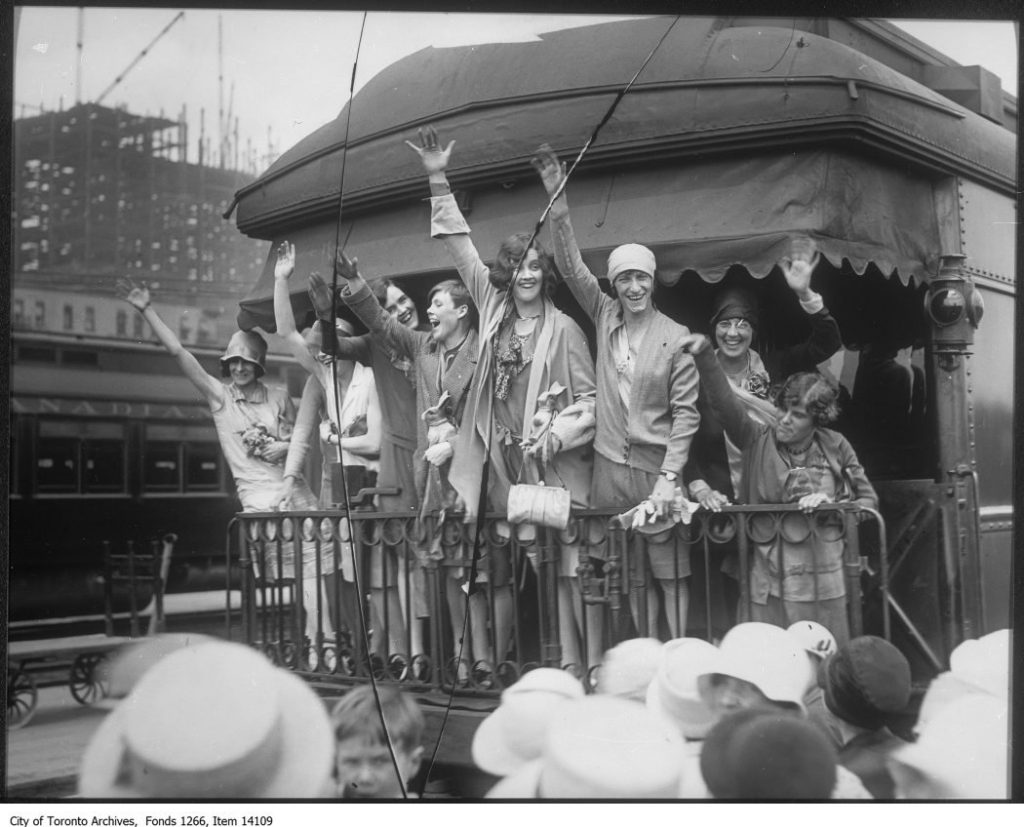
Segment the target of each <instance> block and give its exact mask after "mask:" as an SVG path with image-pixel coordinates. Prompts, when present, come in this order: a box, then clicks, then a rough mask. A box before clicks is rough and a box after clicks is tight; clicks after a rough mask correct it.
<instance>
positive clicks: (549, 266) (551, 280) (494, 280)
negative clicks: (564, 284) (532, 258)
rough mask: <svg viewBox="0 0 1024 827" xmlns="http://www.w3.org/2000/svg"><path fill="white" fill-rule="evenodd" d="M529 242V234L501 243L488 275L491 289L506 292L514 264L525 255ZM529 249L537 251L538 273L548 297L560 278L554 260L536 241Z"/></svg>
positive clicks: (510, 281) (513, 270) (520, 234)
mask: <svg viewBox="0 0 1024 827" xmlns="http://www.w3.org/2000/svg"><path fill="white" fill-rule="evenodd" d="M529 240H530V234H529V233H516V234H515V235H510V236H509V237H508V238H506V239H505V240H504V241H503V242H501V246H500V247H499V248H498V255H496V256H495V257H494V266H493V267H492V268H491V271H490V274H489V279H490V282H491V286H492V287H494V288H495V289H497V290H502V291H504V290H508V287H509V285H510V284H511V283H512V274H513V273H514V272H515V269H516V264H518V263H519V260H520V259H522V258H523V257H524V256H525V255H526V245H527V243H528V242H529ZM531 247H532V249H534V250H536V251H537V258H538V259H539V260H540V271H541V273H542V274H543V277H544V295H545V296H550V295H551V294H552V293H553V292H554V291H555V287H556V286H557V285H558V281H559V278H560V277H559V274H558V269H557V268H556V267H555V259H554V257H553V256H552V255H551V253H549V252H548V251H547V250H545V249H544V248H543V247H542V246H541V244H540V242H539V241H537V240H536V239H534V242H533V244H532V245H531Z"/></svg>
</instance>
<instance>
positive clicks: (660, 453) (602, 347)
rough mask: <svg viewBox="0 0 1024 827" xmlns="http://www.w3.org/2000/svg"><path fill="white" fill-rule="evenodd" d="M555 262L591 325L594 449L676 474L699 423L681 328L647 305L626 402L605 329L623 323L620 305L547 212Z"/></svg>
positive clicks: (565, 226) (693, 374)
mask: <svg viewBox="0 0 1024 827" xmlns="http://www.w3.org/2000/svg"><path fill="white" fill-rule="evenodd" d="M551 234H552V237H553V239H554V248H555V260H556V262H557V263H558V269H559V270H560V271H561V273H562V276H563V278H564V279H565V282H566V284H567V285H568V287H569V289H570V290H571V291H572V294H573V296H575V297H576V300H577V301H578V302H579V303H580V306H581V307H582V308H583V311H584V312H585V313H586V314H587V315H588V316H589V317H590V318H591V319H592V320H593V322H594V325H595V327H596V329H597V362H596V366H597V435H596V436H595V438H594V450H596V451H597V452H598V453H600V454H601V455H602V456H603V457H605V458H606V459H608V460H610V461H611V462H615V463H618V464H620V465H628V466H630V467H633V468H637V469H639V470H641V471H646V472H647V473H650V474H657V473H660V472H663V471H671V472H673V473H675V474H682V470H683V465H685V463H686V459H687V456H688V455H689V451H690V442H691V441H692V439H693V435H694V433H695V432H696V430H697V425H698V424H699V423H700V415H699V414H698V413H697V371H696V368H695V367H694V363H693V358H692V357H691V356H690V355H689V354H688V353H685V352H684V351H683V350H682V348H681V347H680V346H679V342H680V340H681V339H682V337H683V336H685V335H687V334H688V333H689V330H688V329H687V328H686V327H684V326H683V325H681V324H677V323H676V322H674V321H672V320H671V319H670V318H668V316H665V315H664V314H663V313H660V312H658V311H657V310H655V312H654V315H653V317H652V318H651V321H650V325H649V327H648V329H647V331H646V332H645V334H644V340H643V347H642V348H641V352H640V354H639V357H638V359H637V362H636V365H635V367H634V373H633V383H632V387H631V389H630V396H629V407H628V410H625V411H624V410H623V405H622V401H621V399H620V397H619V376H618V371H617V368H616V358H615V353H614V349H613V347H612V335H613V333H615V331H617V330H618V329H620V328H621V327H622V326H623V325H625V319H624V318H623V311H622V306H621V305H620V304H619V302H618V300H617V299H613V298H612V297H611V296H609V295H607V294H606V293H605V292H604V291H603V290H602V289H601V286H600V284H598V281H597V277H596V276H595V275H594V274H593V273H591V272H590V270H589V269H588V268H587V265H586V264H585V263H584V262H583V257H582V256H581V255H580V251H579V247H578V246H577V244H576V238H575V235H574V234H573V229H572V224H571V222H570V220H569V217H568V215H564V216H563V215H557V214H556V213H554V212H552V214H551Z"/></svg>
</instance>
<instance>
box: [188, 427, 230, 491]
mask: <svg viewBox="0 0 1024 827" xmlns="http://www.w3.org/2000/svg"><path fill="white" fill-rule="evenodd" d="M210 437H212V441H211V439H209V438H208V439H205V440H203V441H199V440H197V439H192V440H190V441H189V442H187V443H186V444H185V490H186V491H188V492H195V493H198V492H201V491H220V490H221V489H222V488H223V472H222V470H221V469H222V464H223V455H222V454H221V451H220V444H219V443H218V442H217V441H216V438H217V435H216V432H215V431H214V430H213V428H211V429H210Z"/></svg>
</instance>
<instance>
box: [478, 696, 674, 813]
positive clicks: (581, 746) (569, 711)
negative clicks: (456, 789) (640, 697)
mask: <svg viewBox="0 0 1024 827" xmlns="http://www.w3.org/2000/svg"><path fill="white" fill-rule="evenodd" d="M683 760H684V751H683V741H682V739H681V738H680V737H679V735H678V734H677V733H675V732H674V731H673V730H672V729H671V728H670V727H666V726H665V722H664V721H663V720H662V719H661V718H659V717H658V716H656V715H655V714H654V713H652V712H651V711H650V710H648V709H646V708H645V707H644V706H642V705H641V704H638V703H634V702H633V701H627V700H624V699H622V698H612V697H608V696H605V695H590V696H588V697H586V698H581V699H579V700H576V701H570V702H569V703H567V704H563V705H562V706H560V707H559V710H558V715H556V716H555V719H554V720H553V721H552V723H551V726H550V728H549V731H548V737H547V740H546V743H545V745H544V751H543V754H542V756H541V757H540V758H538V759H537V760H534V761H531V762H529V763H528V764H525V765H523V767H522V768H520V769H519V770H518V771H517V772H515V773H513V774H512V775H510V776H508V777H507V778H504V779H502V780H501V781H499V782H498V783H497V784H496V785H495V786H494V788H493V789H492V790H491V791H490V792H489V793H488V794H487V797H488V798H567V799H592V798H676V797H678V795H679V790H680V785H681V783H682V777H683Z"/></svg>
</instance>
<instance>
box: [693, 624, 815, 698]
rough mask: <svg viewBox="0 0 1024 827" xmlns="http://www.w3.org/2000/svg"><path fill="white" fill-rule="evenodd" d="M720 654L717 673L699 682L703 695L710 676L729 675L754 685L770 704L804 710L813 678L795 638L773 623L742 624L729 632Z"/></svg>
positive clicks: (707, 687)
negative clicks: (787, 705)
mask: <svg viewBox="0 0 1024 827" xmlns="http://www.w3.org/2000/svg"><path fill="white" fill-rule="evenodd" d="M718 650H719V659H718V662H717V663H716V664H715V667H714V669H713V670H712V671H711V672H709V673H706V674H705V675H702V676H701V678H700V687H701V694H702V695H704V694H706V692H707V691H708V689H709V688H710V685H709V683H708V678H709V677H710V676H711V674H719V675H728V676H730V677H733V678H738V679H740V680H744V681H747V682H748V683H751V684H753V685H754V686H756V687H757V688H758V689H759V690H760V691H761V693H762V694H763V695H764V696H765V697H766V698H768V700H770V701H774V702H776V703H790V704H794V705H796V706H798V707H800V708H801V709H803V695H804V692H805V691H806V689H807V686H808V685H809V684H810V682H811V680H812V679H813V676H814V675H813V672H812V670H811V663H810V660H809V659H808V657H807V655H806V654H805V652H804V648H803V646H802V645H801V644H800V641H798V640H797V639H796V637H795V636H794V635H791V634H790V633H789V632H787V631H786V630H785V629H782V628H780V627H778V626H772V625H771V624H770V623H756V622H752V623H740V624H737V625H736V626H733V627H732V628H731V629H730V630H729V631H728V632H726V634H725V637H724V638H722V642H721V644H720V645H719V647H718Z"/></svg>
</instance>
